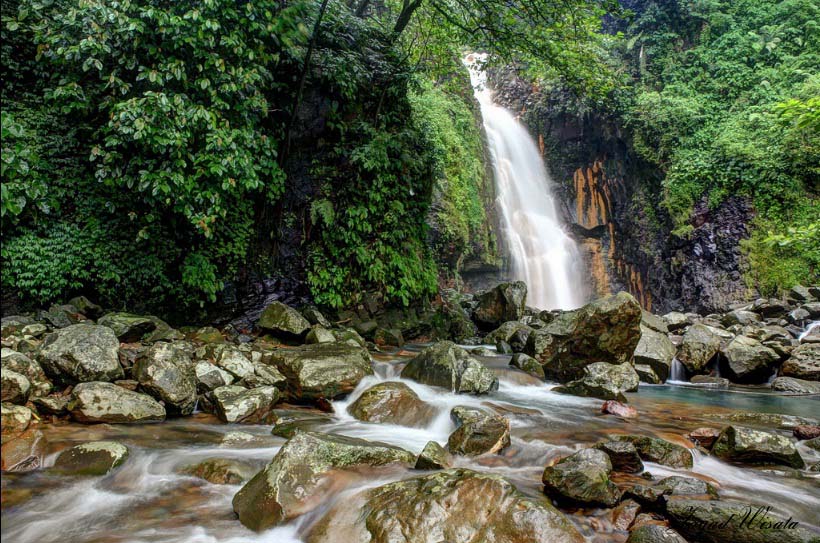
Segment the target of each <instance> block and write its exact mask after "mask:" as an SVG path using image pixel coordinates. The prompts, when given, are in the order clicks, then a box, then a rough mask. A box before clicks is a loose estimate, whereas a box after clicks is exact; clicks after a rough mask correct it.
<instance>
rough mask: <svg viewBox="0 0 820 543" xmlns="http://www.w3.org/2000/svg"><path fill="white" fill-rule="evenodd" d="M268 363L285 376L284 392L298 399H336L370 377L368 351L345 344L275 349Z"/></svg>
mask: <svg viewBox="0 0 820 543" xmlns="http://www.w3.org/2000/svg"><path fill="white" fill-rule="evenodd" d="M271 364H272V365H275V366H276V367H277V369H278V370H279V371H280V372H281V373H282V374H283V375H284V376H285V378H286V379H287V391H288V393H289V394H290V396H291V397H292V398H294V399H297V400H316V399H319V398H326V399H335V398H339V397H341V396H344V395H346V394H350V393H351V392H353V389H354V388H356V385H358V384H359V381H361V380H362V379H363V378H364V377H366V376H368V375H373V368H372V366H371V364H370V354H369V353H368V352H367V350H365V349H363V348H362V347H359V346H358V345H351V344H349V343H344V342H337V343H317V344H315V345H304V346H302V347H297V348H295V349H278V350H276V351H274V352H273V353H272V354H271Z"/></svg>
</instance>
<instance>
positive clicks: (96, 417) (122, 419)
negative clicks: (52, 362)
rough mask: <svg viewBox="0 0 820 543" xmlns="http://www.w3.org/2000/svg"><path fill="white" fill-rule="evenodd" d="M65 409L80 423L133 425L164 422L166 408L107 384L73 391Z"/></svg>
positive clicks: (98, 383)
mask: <svg viewBox="0 0 820 543" xmlns="http://www.w3.org/2000/svg"><path fill="white" fill-rule="evenodd" d="M66 409H68V411H69V412H70V413H71V416H72V418H73V419H74V420H76V421H78V422H87V423H94V422H109V423H117V424H130V423H142V422H159V421H163V420H165V408H164V407H163V406H162V405H161V404H160V403H159V402H157V401H156V400H154V399H153V398H152V397H150V396H148V395H147V394H140V393H139V392H133V391H131V390H127V389H125V388H123V387H120V386H117V385H114V384H111V383H104V382H91V383H80V384H79V385H77V386H76V387H74V390H73V391H72V392H71V399H70V400H69V402H68V404H67V405H66Z"/></svg>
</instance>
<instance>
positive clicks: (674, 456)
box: [615, 435, 692, 468]
mask: <svg viewBox="0 0 820 543" xmlns="http://www.w3.org/2000/svg"><path fill="white" fill-rule="evenodd" d="M615 439H617V440H618V441H627V442H629V443H632V444H633V445H635V448H636V449H637V450H638V454H639V455H640V456H641V459H642V460H644V461H646V462H655V463H656V464H661V465H664V466H669V467H671V468H691V467H692V453H691V452H690V451H689V449H687V448H686V447H682V446H681V445H677V444H675V443H670V442H669V441H666V440H663V439H659V438H657V437H649V436H639V435H619V436H616V437H615Z"/></svg>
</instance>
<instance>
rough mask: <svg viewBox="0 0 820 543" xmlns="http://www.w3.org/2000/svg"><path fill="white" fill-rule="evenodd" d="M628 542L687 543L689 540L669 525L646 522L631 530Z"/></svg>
mask: <svg viewBox="0 0 820 543" xmlns="http://www.w3.org/2000/svg"><path fill="white" fill-rule="evenodd" d="M626 543H687V541H686V540H685V539H684V538H683V536H682V535H680V534H679V533H678V532H676V531H675V530H673V529H672V528H670V527H668V526H660V525H658V524H644V525H643V526H638V527H637V528H635V529H634V530H632V531H631V532H629V538H627V540H626Z"/></svg>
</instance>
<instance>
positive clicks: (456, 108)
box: [410, 81, 494, 275]
mask: <svg viewBox="0 0 820 543" xmlns="http://www.w3.org/2000/svg"><path fill="white" fill-rule="evenodd" d="M462 83H463V84H464V85H466V86H467V88H469V83H468V82H466V81H462ZM410 103H411V105H412V107H413V114H414V117H415V118H416V119H417V122H418V123H419V128H420V130H421V132H422V133H423V134H425V135H426V136H427V146H428V147H429V148H430V150H431V154H432V159H433V167H434V169H435V176H436V186H435V189H434V191H435V192H436V193H437V195H436V196H434V199H433V200H434V202H435V203H437V207H436V208H434V209H433V211H432V213H433V217H432V220H433V223H434V225H435V226H436V231H437V234H438V237H437V238H436V239H434V240H433V244H434V247H433V249H434V252H435V253H436V257H437V259H438V261H439V262H440V263H441V264H445V265H446V266H447V267H448V268H449V269H448V271H449V272H450V274H451V275H457V274H458V271H459V270H458V260H460V259H463V258H467V257H471V256H476V257H478V258H479V259H481V260H485V261H486V260H491V259H492V255H493V252H494V248H493V246H492V237H491V236H492V230H491V229H492V224H491V222H490V221H489V218H488V216H487V212H486V210H485V202H484V195H485V194H487V193H488V192H490V193H491V192H492V188H491V187H489V186H487V185H489V184H490V183H491V182H492V180H491V179H487V176H486V175H485V174H486V172H485V165H484V161H483V160H482V157H483V144H482V140H481V131H480V124H479V119H478V117H477V115H478V113H477V111H476V110H475V108H474V107H471V102H468V101H467V100H465V99H464V98H463V97H462V96H461V95H458V94H455V93H452V92H447V90H445V89H444V88H442V87H440V86H438V87H437V86H434V85H433V84H432V82H428V81H424V82H423V83H422V85H421V86H420V88H419V89H418V90H417V91H416V92H414V93H412V94H411V95H410ZM442 271H443V270H442Z"/></svg>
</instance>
